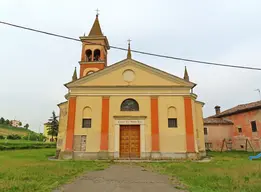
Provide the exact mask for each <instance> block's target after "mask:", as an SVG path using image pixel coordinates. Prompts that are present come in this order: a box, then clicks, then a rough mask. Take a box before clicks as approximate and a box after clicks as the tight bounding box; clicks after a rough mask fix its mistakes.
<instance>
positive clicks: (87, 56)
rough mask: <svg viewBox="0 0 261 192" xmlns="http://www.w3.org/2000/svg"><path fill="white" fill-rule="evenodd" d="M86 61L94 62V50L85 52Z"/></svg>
mask: <svg viewBox="0 0 261 192" xmlns="http://www.w3.org/2000/svg"><path fill="white" fill-rule="evenodd" d="M85 61H92V50H90V49H87V50H86V51H85Z"/></svg>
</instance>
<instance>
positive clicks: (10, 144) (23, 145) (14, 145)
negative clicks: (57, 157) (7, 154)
mask: <svg viewBox="0 0 261 192" xmlns="http://www.w3.org/2000/svg"><path fill="white" fill-rule="evenodd" d="M55 147H56V143H50V142H38V141H28V140H6V139H0V151H1V150H12V149H36V148H37V149H39V148H55Z"/></svg>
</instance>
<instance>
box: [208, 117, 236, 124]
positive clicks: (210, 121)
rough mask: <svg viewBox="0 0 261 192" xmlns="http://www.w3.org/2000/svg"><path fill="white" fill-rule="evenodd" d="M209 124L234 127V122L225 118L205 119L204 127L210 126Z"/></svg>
mask: <svg viewBox="0 0 261 192" xmlns="http://www.w3.org/2000/svg"><path fill="white" fill-rule="evenodd" d="M209 124H215V125H217V124H223V125H233V122H232V121H230V120H227V119H223V118H215V117H208V118H204V125H209Z"/></svg>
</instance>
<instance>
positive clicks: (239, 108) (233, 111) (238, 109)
mask: <svg viewBox="0 0 261 192" xmlns="http://www.w3.org/2000/svg"><path fill="white" fill-rule="evenodd" d="M254 109H261V101H256V102H252V103H246V104H241V105H238V106H236V107H233V108H231V109H228V110H225V111H223V112H221V113H220V114H218V115H215V116H214V117H224V116H229V115H232V114H236V113H242V112H245V111H250V110H254Z"/></svg>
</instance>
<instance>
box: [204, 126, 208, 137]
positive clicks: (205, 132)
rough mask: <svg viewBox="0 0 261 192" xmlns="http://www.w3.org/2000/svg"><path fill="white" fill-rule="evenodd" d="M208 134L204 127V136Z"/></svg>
mask: <svg viewBox="0 0 261 192" xmlns="http://www.w3.org/2000/svg"><path fill="white" fill-rule="evenodd" d="M207 134H208V128H206V127H204V135H207Z"/></svg>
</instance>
